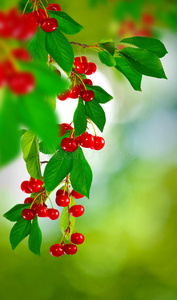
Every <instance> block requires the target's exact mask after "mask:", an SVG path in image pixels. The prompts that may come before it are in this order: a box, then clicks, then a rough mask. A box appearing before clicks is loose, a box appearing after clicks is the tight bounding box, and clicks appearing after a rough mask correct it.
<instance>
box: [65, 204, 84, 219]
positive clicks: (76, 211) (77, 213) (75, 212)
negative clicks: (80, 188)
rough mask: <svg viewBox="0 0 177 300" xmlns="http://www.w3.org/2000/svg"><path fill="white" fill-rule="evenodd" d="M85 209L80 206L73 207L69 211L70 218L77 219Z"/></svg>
mask: <svg viewBox="0 0 177 300" xmlns="http://www.w3.org/2000/svg"><path fill="white" fill-rule="evenodd" d="M84 211H85V209H84V207H83V206H82V205H74V206H72V207H71V208H70V209H69V212H70V214H71V216H73V217H75V218H77V217H80V216H82V215H83V213H84Z"/></svg>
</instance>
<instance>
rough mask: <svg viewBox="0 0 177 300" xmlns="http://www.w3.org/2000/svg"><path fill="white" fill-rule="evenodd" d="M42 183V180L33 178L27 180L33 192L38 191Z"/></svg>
mask: <svg viewBox="0 0 177 300" xmlns="http://www.w3.org/2000/svg"><path fill="white" fill-rule="evenodd" d="M43 184H44V183H43V181H42V180H40V179H34V180H31V181H30V182H29V184H28V186H29V188H30V190H31V191H32V192H33V193H38V192H39V191H40V190H41V188H42V185H43Z"/></svg>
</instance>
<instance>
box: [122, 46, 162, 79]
mask: <svg viewBox="0 0 177 300" xmlns="http://www.w3.org/2000/svg"><path fill="white" fill-rule="evenodd" d="M120 53H121V54H122V55H123V56H124V57H125V58H126V59H127V61H128V62H129V63H130V65H131V66H132V67H133V68H134V69H135V70H136V71H137V72H139V73H141V74H143V75H146V76H151V77H156V78H167V77H166V75H165V73H164V70H163V67H162V64H161V61H160V59H159V58H158V57H157V56H156V55H155V54H153V53H152V52H149V51H148V50H144V49H138V48H131V47H126V48H123V49H122V50H121V51H120Z"/></svg>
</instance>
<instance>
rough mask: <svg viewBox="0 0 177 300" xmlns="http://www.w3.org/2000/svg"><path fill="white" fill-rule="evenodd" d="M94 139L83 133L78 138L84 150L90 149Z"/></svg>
mask: <svg viewBox="0 0 177 300" xmlns="http://www.w3.org/2000/svg"><path fill="white" fill-rule="evenodd" d="M93 142H94V138H93V135H91V134H89V133H87V132H85V133H83V134H81V136H80V137H79V143H80V145H81V146H82V147H84V148H91V147H92V146H93Z"/></svg>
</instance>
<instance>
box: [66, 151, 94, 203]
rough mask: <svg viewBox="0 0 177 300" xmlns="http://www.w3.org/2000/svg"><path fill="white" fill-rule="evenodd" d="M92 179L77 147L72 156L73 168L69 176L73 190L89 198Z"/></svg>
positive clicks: (84, 159) (89, 170)
mask: <svg viewBox="0 0 177 300" xmlns="http://www.w3.org/2000/svg"><path fill="white" fill-rule="evenodd" d="M92 177H93V176H92V170H91V168H90V166H89V164H88V162H87V160H86V158H85V156H84V153H83V151H82V149H81V148H80V147H78V148H77V150H76V151H75V154H74V160H73V168H72V170H71V174H70V180H71V185H72V187H73V189H74V190H75V191H77V192H78V193H80V194H82V195H84V196H86V197H87V198H89V194H90V187H91V184H92Z"/></svg>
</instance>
